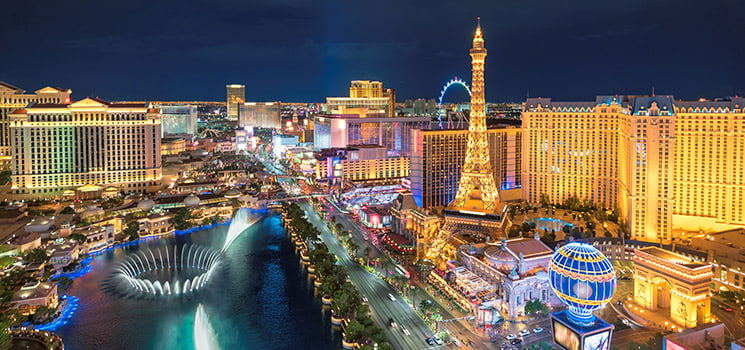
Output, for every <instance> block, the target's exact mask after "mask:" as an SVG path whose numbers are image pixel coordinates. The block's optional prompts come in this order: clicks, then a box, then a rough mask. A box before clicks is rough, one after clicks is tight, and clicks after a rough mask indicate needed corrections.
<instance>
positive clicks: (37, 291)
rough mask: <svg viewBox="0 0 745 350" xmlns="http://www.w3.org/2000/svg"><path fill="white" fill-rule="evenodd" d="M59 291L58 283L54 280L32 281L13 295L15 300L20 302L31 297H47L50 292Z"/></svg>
mask: <svg viewBox="0 0 745 350" xmlns="http://www.w3.org/2000/svg"><path fill="white" fill-rule="evenodd" d="M53 293H54V294H56V293H57V284H56V283H52V282H38V281H37V282H32V283H28V284H26V285H25V286H23V287H21V289H20V290H19V291H17V292H16V293H15V294H14V295H13V300H12V301H14V302H20V301H24V300H29V299H37V298H46V297H47V296H49V295H50V294H53Z"/></svg>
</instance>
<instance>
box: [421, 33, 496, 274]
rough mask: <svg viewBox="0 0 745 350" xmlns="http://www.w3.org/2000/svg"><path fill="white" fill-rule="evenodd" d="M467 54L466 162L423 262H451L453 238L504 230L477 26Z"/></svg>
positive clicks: (483, 56)
mask: <svg viewBox="0 0 745 350" xmlns="http://www.w3.org/2000/svg"><path fill="white" fill-rule="evenodd" d="M470 54H471V71H472V73H473V74H472V78H471V82H472V86H471V119H470V122H469V125H468V141H467V146H466V159H465V161H464V162H463V171H462V172H461V177H460V182H459V183H458V191H457V192H456V194H455V199H453V201H452V202H451V203H450V204H449V205H448V206H447V208H445V223H444V224H443V226H442V229H440V232H439V233H438V235H437V238H435V240H434V241H433V242H432V246H431V247H430V249H429V251H428V252H427V258H428V259H430V260H433V261H434V260H435V259H437V260H438V261H443V260H447V259H451V258H454V253H455V252H453V251H452V249H447V247H448V246H449V241H450V239H451V238H453V236H454V235H459V236H468V237H470V239H471V240H479V239H490V238H498V236H499V235H500V234H501V232H502V230H503V226H504V220H505V215H504V214H505V209H506V205H505V204H504V203H503V202H502V201H501V200H500V198H499V191H498V190H497V185H496V183H495V181H494V176H493V170H492V167H491V161H490V160H489V143H488V141H487V133H486V106H485V100H484V60H485V59H486V48H485V47H484V38H483V36H482V34H481V24H480V23H479V25H478V26H477V27H476V33H475V34H474V36H473V47H471V50H470Z"/></svg>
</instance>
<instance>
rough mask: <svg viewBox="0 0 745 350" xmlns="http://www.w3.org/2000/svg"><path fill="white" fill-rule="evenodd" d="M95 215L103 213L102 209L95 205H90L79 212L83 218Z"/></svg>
mask: <svg viewBox="0 0 745 350" xmlns="http://www.w3.org/2000/svg"><path fill="white" fill-rule="evenodd" d="M97 215H103V209H101V208H99V207H97V206H95V205H91V206H90V207H88V209H86V210H84V211H83V212H82V213H81V214H80V217H81V218H83V219H85V218H88V217H91V216H97Z"/></svg>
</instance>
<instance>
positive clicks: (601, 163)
mask: <svg viewBox="0 0 745 350" xmlns="http://www.w3.org/2000/svg"><path fill="white" fill-rule="evenodd" d="M522 123H523V124H522V126H523V128H522V129H523V140H524V141H523V143H522V147H523V152H522V155H523V157H522V171H523V175H522V182H523V187H522V188H523V196H524V199H525V200H527V201H529V202H533V203H537V202H540V201H541V199H542V196H548V197H547V199H548V200H549V201H550V202H552V203H560V202H563V201H564V200H565V199H567V198H568V197H570V196H576V197H577V198H579V199H582V200H588V201H591V202H593V203H596V204H597V205H599V206H600V207H605V208H608V209H611V208H619V209H620V210H621V212H622V214H623V217H624V219H625V222H626V223H627V225H628V227H629V229H630V232H631V234H632V237H633V238H634V239H638V240H645V241H652V242H660V241H662V242H667V243H669V242H670V240H671V238H672V237H671V231H672V229H683V230H691V231H698V230H707V231H721V230H725V229H730V228H733V227H736V226H739V225H745V156H743V154H745V133H744V132H743V131H744V130H745V98H742V97H733V98H727V99H721V100H715V101H680V100H675V99H673V97H672V96H643V97H639V96H598V97H597V98H596V99H595V101H585V102H557V101H553V100H552V99H550V98H530V99H528V100H527V101H526V102H525V104H524V109H523V114H522Z"/></svg>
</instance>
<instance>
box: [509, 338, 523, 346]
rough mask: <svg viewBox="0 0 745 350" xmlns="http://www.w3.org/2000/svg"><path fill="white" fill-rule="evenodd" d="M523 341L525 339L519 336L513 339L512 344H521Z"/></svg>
mask: <svg viewBox="0 0 745 350" xmlns="http://www.w3.org/2000/svg"><path fill="white" fill-rule="evenodd" d="M522 342H523V340H522V339H520V338H517V339H512V340H511V341H510V344H512V345H517V344H520V343H522Z"/></svg>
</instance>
